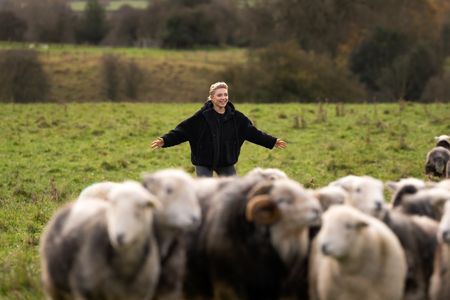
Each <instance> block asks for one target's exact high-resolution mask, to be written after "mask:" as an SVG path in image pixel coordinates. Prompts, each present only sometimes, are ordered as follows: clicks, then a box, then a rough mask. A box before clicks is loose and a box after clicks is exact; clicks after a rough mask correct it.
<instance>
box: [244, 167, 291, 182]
mask: <svg viewBox="0 0 450 300" xmlns="http://www.w3.org/2000/svg"><path fill="white" fill-rule="evenodd" d="M245 176H246V177H253V176H255V177H258V178H261V179H268V180H275V179H281V178H288V176H287V175H286V173H285V172H283V171H281V170H280V169H277V168H260V167H256V168H254V169H252V170H250V171H249V172H248V173H247V174H246V175H245Z"/></svg>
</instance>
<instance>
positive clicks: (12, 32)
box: [0, 11, 27, 41]
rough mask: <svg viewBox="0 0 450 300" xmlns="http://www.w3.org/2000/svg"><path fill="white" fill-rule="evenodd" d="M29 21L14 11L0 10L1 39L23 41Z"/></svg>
mask: <svg viewBox="0 0 450 300" xmlns="http://www.w3.org/2000/svg"><path fill="white" fill-rule="evenodd" d="M26 29H27V23H26V22H25V21H23V20H22V19H20V18H19V17H17V16H16V14H15V13H14V12H12V11H0V40H2V41H22V40H23V38H24V34H25V31H26Z"/></svg>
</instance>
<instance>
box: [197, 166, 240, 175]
mask: <svg viewBox="0 0 450 300" xmlns="http://www.w3.org/2000/svg"><path fill="white" fill-rule="evenodd" d="M194 167H195V173H196V174H197V177H213V171H216V173H217V175H219V176H233V175H236V169H235V168H234V165H233V166H228V167H220V168H214V169H213V168H208V167H204V166H194Z"/></svg>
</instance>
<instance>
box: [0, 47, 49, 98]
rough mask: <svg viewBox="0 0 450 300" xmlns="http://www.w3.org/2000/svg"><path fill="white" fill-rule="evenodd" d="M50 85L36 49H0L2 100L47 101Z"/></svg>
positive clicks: (0, 93) (0, 94)
mask: <svg viewBox="0 0 450 300" xmlns="http://www.w3.org/2000/svg"><path fill="white" fill-rule="evenodd" d="M49 86H50V85H49V81H48V77H47V74H46V73H45V71H44V69H43V66H42V64H41V62H40V61H39V59H38V55H37V52H36V51H33V50H6V51H0V102H7V101H13V102H37V101H45V100H46V99H47V95H48V92H49Z"/></svg>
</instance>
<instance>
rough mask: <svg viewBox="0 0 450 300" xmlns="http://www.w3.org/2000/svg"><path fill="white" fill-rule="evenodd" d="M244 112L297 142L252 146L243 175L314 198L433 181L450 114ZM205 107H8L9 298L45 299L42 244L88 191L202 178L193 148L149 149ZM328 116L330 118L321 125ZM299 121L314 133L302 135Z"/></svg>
mask: <svg viewBox="0 0 450 300" xmlns="http://www.w3.org/2000/svg"><path fill="white" fill-rule="evenodd" d="M230 93H231V95H233V90H230ZM235 104H236V107H237V109H238V110H240V111H242V112H243V113H245V114H246V115H247V116H249V117H250V119H251V120H252V121H254V122H256V123H257V124H258V128H259V129H261V130H264V131H266V132H268V133H271V134H273V135H275V136H277V137H281V138H283V139H285V140H286V141H287V142H288V148H286V149H284V150H279V149H274V150H268V149H265V148H262V147H259V146H256V145H254V144H250V143H245V144H244V146H243V149H242V154H241V156H240V160H239V162H238V164H237V170H238V174H239V175H243V174H245V173H246V172H247V171H249V170H250V169H252V168H254V167H256V166H260V167H266V168H267V167H276V168H280V169H282V170H284V171H285V172H286V173H287V174H288V175H289V176H290V177H291V178H293V179H294V180H297V181H299V182H300V183H302V184H304V185H305V186H306V187H308V188H317V187H320V186H323V185H326V184H328V183H329V182H331V181H333V180H335V179H336V178H339V177H342V176H345V175H348V174H355V175H363V174H367V175H371V176H374V177H377V178H380V179H381V180H385V181H386V180H398V179H400V178H404V177H409V176H413V177H418V178H422V179H425V176H424V170H423V167H424V162H425V156H426V153H427V151H428V150H429V149H431V148H432V147H433V146H434V140H433V137H434V136H435V135H439V134H441V133H442V134H444V133H447V132H448V131H449V124H448V117H447V116H448V115H449V113H450V106H449V105H447V104H446V105H443V104H432V105H431V104H430V105H422V104H411V103H404V104H402V105H401V106H400V105H399V104H397V103H393V104H376V105H362V104H345V105H344V109H343V111H344V112H345V114H344V115H341V114H340V115H338V116H337V115H336V114H335V109H336V107H335V106H336V105H334V104H325V105H322V108H321V109H320V107H319V106H318V105H312V104H271V105H268V104H258V105H256V104H242V103H235ZM200 106H201V103H196V104H181V105H180V104H176V105H175V104H112V103H103V104H92V103H91V104H70V105H62V104H33V105H17V104H7V105H6V104H0V120H1V122H0V132H1V136H2V138H1V139H0V160H1V163H0V177H1V178H2V182H1V184H0V298H1V299H43V295H42V292H41V285H40V280H39V272H40V267H39V257H38V251H37V249H38V244H39V238H40V235H41V233H42V230H43V228H44V226H45V224H46V223H47V221H48V220H49V219H50V217H51V216H52V214H53V213H54V212H55V211H56V209H57V208H59V207H61V206H62V205H63V204H64V203H66V202H68V201H72V200H73V199H75V197H76V196H77V195H78V194H79V192H80V191H81V190H82V189H83V188H84V187H86V186H88V185H90V184H92V183H94V182H99V181H105V180H112V181H122V180H125V179H134V180H139V179H140V178H141V174H142V172H144V171H147V172H154V171H156V170H159V169H163V168H171V167H177V168H182V169H184V170H186V171H188V172H190V173H191V174H193V173H194V170H193V168H192V165H191V163H190V160H189V146H188V144H187V143H184V144H182V145H179V146H176V147H172V148H167V149H160V150H157V151H152V150H150V148H149V143H150V141H151V140H153V139H154V138H155V137H157V136H160V135H161V134H163V133H165V132H167V131H168V130H170V129H172V128H173V127H174V126H175V125H176V124H177V123H178V122H179V121H181V120H183V119H184V118H187V117H188V116H190V115H191V114H192V113H193V112H195V111H196V110H197V109H198V108H199V107H200ZM402 107H403V109H400V108H402ZM319 110H322V111H324V112H325V113H326V115H327V118H321V119H320V120H319V119H318V118H317V116H318V111H319ZM298 116H302V118H303V119H304V121H305V122H304V123H305V124H306V125H305V126H300V127H297V128H294V124H295V122H294V120H295V118H296V117H298Z"/></svg>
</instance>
